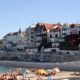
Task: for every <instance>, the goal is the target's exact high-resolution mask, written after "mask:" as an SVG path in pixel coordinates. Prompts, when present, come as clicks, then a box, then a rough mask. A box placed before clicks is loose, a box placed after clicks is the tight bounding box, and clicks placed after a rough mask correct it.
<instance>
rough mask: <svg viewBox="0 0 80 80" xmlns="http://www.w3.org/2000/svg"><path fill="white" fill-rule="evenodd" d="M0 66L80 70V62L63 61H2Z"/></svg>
mask: <svg viewBox="0 0 80 80" xmlns="http://www.w3.org/2000/svg"><path fill="white" fill-rule="evenodd" d="M0 66H13V67H25V68H35V67H37V68H54V67H59V68H60V69H61V70H69V71H80V62H79V61H75V62H62V63H57V62H56V63H48V62H47V63H45V62H20V61H1V60H0Z"/></svg>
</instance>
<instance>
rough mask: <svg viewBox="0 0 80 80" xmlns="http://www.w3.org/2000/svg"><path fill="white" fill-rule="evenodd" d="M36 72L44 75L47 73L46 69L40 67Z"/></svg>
mask: <svg viewBox="0 0 80 80" xmlns="http://www.w3.org/2000/svg"><path fill="white" fill-rule="evenodd" d="M36 74H40V75H43V74H46V71H45V70H43V69H39V70H37V71H36Z"/></svg>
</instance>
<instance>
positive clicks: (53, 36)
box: [49, 24, 62, 48]
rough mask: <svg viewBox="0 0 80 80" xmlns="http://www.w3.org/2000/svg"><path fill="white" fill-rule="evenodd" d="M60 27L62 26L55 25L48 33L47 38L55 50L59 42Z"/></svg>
mask: <svg viewBox="0 0 80 80" xmlns="http://www.w3.org/2000/svg"><path fill="white" fill-rule="evenodd" d="M61 27H62V25H60V24H59V25H57V24H56V25H54V27H53V28H52V29H51V30H50V32H49V38H50V40H51V43H52V47H53V48H57V47H58V46H59V43H60V41H61Z"/></svg>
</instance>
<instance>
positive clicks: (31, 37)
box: [25, 24, 36, 48]
mask: <svg viewBox="0 0 80 80" xmlns="http://www.w3.org/2000/svg"><path fill="white" fill-rule="evenodd" d="M35 26H36V25H35V24H32V25H30V26H29V27H28V28H27V29H26V30H25V37H26V45H27V46H26V47H27V48H29V47H35V30H34V29H35Z"/></svg>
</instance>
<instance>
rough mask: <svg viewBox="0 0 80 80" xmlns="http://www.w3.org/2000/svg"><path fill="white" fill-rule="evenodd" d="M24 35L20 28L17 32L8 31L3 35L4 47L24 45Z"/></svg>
mask: <svg viewBox="0 0 80 80" xmlns="http://www.w3.org/2000/svg"><path fill="white" fill-rule="evenodd" d="M24 35H25V32H22V31H21V29H19V31H18V32H13V33H8V34H7V35H5V36H4V37H3V45H4V46H6V47H18V46H19V47H21V46H22V45H24ZM22 47H23V46H22Z"/></svg>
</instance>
